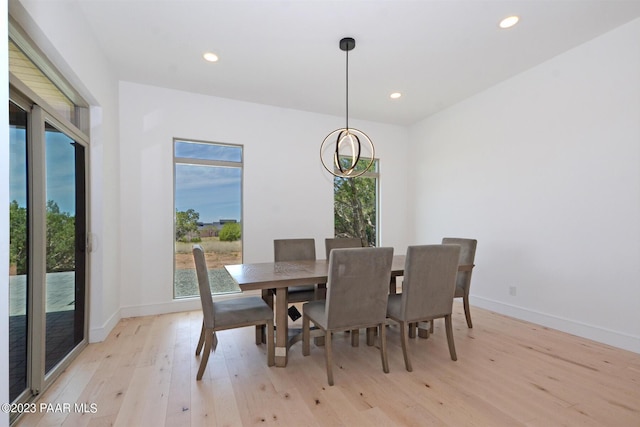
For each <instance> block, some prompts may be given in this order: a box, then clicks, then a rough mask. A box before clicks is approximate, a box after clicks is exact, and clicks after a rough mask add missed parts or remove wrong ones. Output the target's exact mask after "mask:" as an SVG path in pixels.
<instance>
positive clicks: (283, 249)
mask: <svg viewBox="0 0 640 427" xmlns="http://www.w3.org/2000/svg"><path fill="white" fill-rule="evenodd" d="M273 255H274V261H275V262H280V261H303V260H313V261H315V259H316V242H315V240H314V239H276V240H274V241H273ZM288 294H289V297H288V298H289V303H296V302H307V301H312V300H314V299H317V298H322V297H324V294H323V293H322V292H320V291H319V290H318V285H317V284H315V283H309V284H308V285H300V286H291V287H289V292H288Z"/></svg>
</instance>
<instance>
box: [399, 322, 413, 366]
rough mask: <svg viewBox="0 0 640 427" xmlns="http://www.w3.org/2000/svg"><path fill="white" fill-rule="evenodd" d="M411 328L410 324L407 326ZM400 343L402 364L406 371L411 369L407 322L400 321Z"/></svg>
mask: <svg viewBox="0 0 640 427" xmlns="http://www.w3.org/2000/svg"><path fill="white" fill-rule="evenodd" d="M409 328H411V326H409ZM400 343H401V344H402V355H403V356H404V366H405V368H407V371H409V372H411V371H413V367H412V366H411V360H409V348H408V347H409V334H408V333H407V322H400Z"/></svg>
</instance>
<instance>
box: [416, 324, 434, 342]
mask: <svg viewBox="0 0 640 427" xmlns="http://www.w3.org/2000/svg"><path fill="white" fill-rule="evenodd" d="M432 322H433V320H432ZM418 336H419V337H420V338H429V322H419V323H418Z"/></svg>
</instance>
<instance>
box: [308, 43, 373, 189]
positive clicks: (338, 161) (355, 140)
mask: <svg viewBox="0 0 640 427" xmlns="http://www.w3.org/2000/svg"><path fill="white" fill-rule="evenodd" d="M355 47H356V41H355V40H354V39H353V38H351V37H345V38H343V39H342V40H340V49H341V50H343V51H345V53H346V123H345V127H343V128H340V129H336V130H334V131H333V132H331V133H330V134H329V135H327V136H326V137H325V139H324V140H323V141H322V145H320V160H321V161H322V166H324V168H325V169H326V170H327V171H329V173H331V174H332V175H334V176H337V177H339V178H355V177H358V176H360V175H362V174H364V173H365V172H366V171H368V170H369V169H370V168H371V166H372V165H373V162H374V157H375V148H374V146H373V142H372V141H371V139H370V138H369V137H368V136H367V135H366V134H365V133H364V132H362V131H361V130H358V129H355V128H350V127H349V51H351V50H353V49H354V48H355ZM332 144H334V145H332ZM331 148H333V153H332V155H331V152H330V151H329V150H330V149H331ZM363 149H364V150H365V151H368V153H367V154H370V156H371V157H370V159H369V162H368V163H367V164H366V166H365V167H364V168H359V169H356V166H357V164H358V162H359V161H360V158H361V154H362V152H363ZM327 152H328V153H329V154H328V155H327V154H326V153H327ZM329 156H331V158H332V161H328V158H327V159H325V157H329ZM327 163H330V166H331V167H329V166H328V165H327Z"/></svg>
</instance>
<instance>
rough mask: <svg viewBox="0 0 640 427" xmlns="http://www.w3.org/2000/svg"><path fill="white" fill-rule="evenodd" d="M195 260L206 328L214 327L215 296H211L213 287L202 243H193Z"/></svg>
mask: <svg viewBox="0 0 640 427" xmlns="http://www.w3.org/2000/svg"><path fill="white" fill-rule="evenodd" d="M192 252H193V260H194V261H195V263H196V274H197V276H198V289H199V290H200V303H201V304H202V316H203V319H204V326H205V328H213V327H215V325H214V312H213V298H212V297H211V287H210V285H209V271H208V270H207V261H206V259H205V257H204V250H203V249H202V246H200V245H193V249H192Z"/></svg>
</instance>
